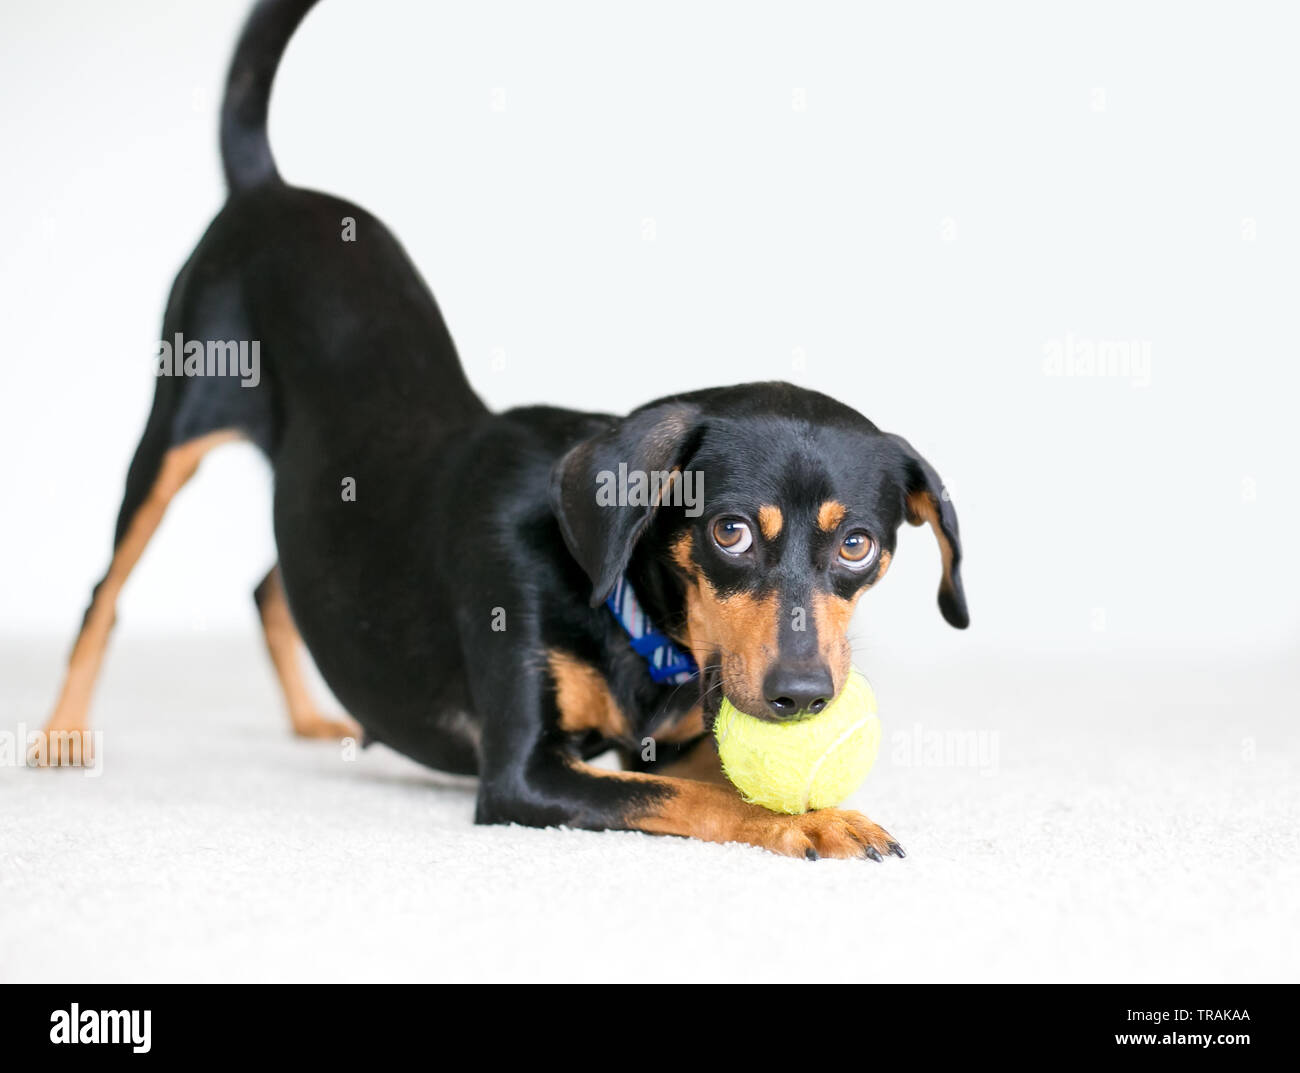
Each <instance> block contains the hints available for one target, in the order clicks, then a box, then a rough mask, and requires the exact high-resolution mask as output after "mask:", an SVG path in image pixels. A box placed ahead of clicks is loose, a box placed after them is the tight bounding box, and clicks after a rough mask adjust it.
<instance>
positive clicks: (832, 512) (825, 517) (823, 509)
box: [817, 499, 848, 533]
mask: <svg viewBox="0 0 1300 1073" xmlns="http://www.w3.org/2000/svg"><path fill="white" fill-rule="evenodd" d="M847 513H848V508H847V507H846V506H845V505H844V504H843V503H841V502H839V500H836V499H828V500H826V502H825V503H823V504H822V505H821V506H820V507H818V508H817V527H818V528H819V529H821V530H822V532H825V533H832V532H834V531H835V530H836V529H837V528H839V524H840V522H842V521H844V515H845V514H847Z"/></svg>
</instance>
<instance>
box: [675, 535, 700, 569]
mask: <svg viewBox="0 0 1300 1073" xmlns="http://www.w3.org/2000/svg"><path fill="white" fill-rule="evenodd" d="M692 546H693V542H692V540H691V534H690V533H683V534H682V537H681V539H680V540H678V541H677V543H676V544H674V545H673V553H672V554H673V562H675V563H676V564H677V565H678V566H679V567H680V568H681V571H682V573H684V574H685V575H686V576H687V577H694V576H695V564H694V563H693V562H692V561H691V549H692Z"/></svg>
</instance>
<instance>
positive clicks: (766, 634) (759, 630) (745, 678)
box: [685, 577, 777, 712]
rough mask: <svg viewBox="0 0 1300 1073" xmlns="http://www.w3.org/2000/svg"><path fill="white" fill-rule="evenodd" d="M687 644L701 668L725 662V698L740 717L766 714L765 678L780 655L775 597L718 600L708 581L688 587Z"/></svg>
mask: <svg viewBox="0 0 1300 1073" xmlns="http://www.w3.org/2000/svg"><path fill="white" fill-rule="evenodd" d="M685 642H686V645H687V647H688V648H690V650H691V654H692V655H693V656H694V657H695V662H696V663H697V664H698V665H699V666H701V667H703V666H705V665H706V664H707V663H708V662H709V657H710V656H711V655H712V654H713V653H715V652H716V653H718V654H719V655H720V656H721V658H722V677H723V681H724V682H725V683H726V691H727V696H728V697H730V698H731V701H732V703H734V704H735V705H736V706H737V707H738V708H740V709H741V710H742V711H749V712H757V711H762V710H763V708H764V701H763V674H764V673H765V671H766V669H767V667H768V666H769V665H770V664H771V663H772V661H773V660H774V659H776V655H777V597H776V594H775V593H769V594H768V595H767V596H762V597H757V596H751V595H749V594H748V593H737V594H735V595H732V596H719V595H718V593H717V591H716V590H715V589H714V588H713V586H712V585H710V584H709V582H708V580H707V579H706V578H703V577H698V578H695V579H693V580H692V582H691V583H690V584H688V585H687V586H686V638H685Z"/></svg>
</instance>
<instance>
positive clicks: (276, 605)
mask: <svg viewBox="0 0 1300 1073" xmlns="http://www.w3.org/2000/svg"><path fill="white" fill-rule="evenodd" d="M258 592H259V595H260V599H259V601H258V608H257V610H258V614H259V616H260V617H261V619H262V635H263V637H264V638H265V640H266V649H267V651H268V652H269V653H270V654H271V663H272V664H274V666H275V674H276V677H277V678H279V679H280V690H281V692H282V693H283V694H284V701H285V705H286V706H287V707H288V709H289V722H290V724H291V725H292V726H293V732H294V733H295V734H297V735H298V736H299V737H300V738H348V737H358V736H359V735H360V734H361V728H360V727H358V726H357V725H356V724H355V723H353V722H352V721H351V720H338V719H328V718H326V717H325V716H322V715H320V714H319V713H318V712H317V710H316V702H315V701H314V700H313V699H312V695H311V690H310V689H309V688H308V687H307V678H306V675H305V674H304V673H303V668H302V648H303V644H302V636H301V635H300V634H299V633H298V627H297V626H296V625H294V621H293V615H292V614H291V613H290V611H289V601H288V600H286V599H285V596H284V582H283V581H282V580H281V579H280V568H279V567H278V566H277V567H275V568H273V569H272V570H271V572H270V573H269V574H267V575H266V579H265V580H264V581H263V582H262V584H261V585H260V586H259V587H258Z"/></svg>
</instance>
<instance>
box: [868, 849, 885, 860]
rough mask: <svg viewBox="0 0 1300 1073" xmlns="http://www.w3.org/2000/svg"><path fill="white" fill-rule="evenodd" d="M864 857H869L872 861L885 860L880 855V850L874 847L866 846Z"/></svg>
mask: <svg viewBox="0 0 1300 1073" xmlns="http://www.w3.org/2000/svg"><path fill="white" fill-rule="evenodd" d="M865 856H867V857H870V858H871V859H872V860H873V861H883V860H884V859H885V858H884V857H882V856H881V855H880V850H878V849H876V847H875V846H868V847H867V851H866V854H865Z"/></svg>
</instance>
